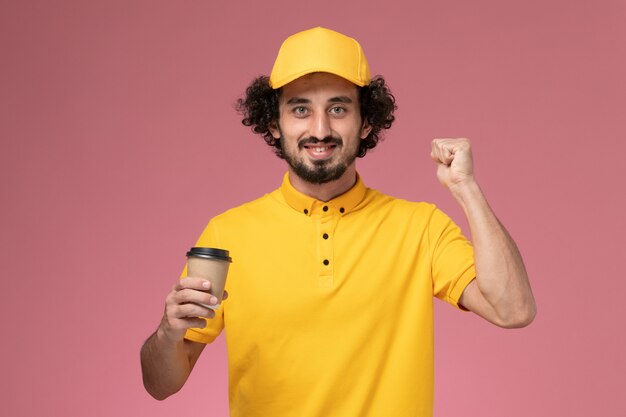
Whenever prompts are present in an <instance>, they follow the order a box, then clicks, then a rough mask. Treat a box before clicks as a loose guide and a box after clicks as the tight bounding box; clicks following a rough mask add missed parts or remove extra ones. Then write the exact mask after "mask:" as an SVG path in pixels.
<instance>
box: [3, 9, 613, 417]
mask: <svg viewBox="0 0 626 417" xmlns="http://www.w3.org/2000/svg"><path fill="white" fill-rule="evenodd" d="M625 21H626V2H624V1H621V0H615V1H595V2H590V1H572V0H569V1H566V0H563V1H546V0H543V1H538V0H532V1H523V2H522V1H519V2H513V1H499V0H491V1H489V0H478V1H463V0H459V1H451V0H448V1H392V0H388V1H382V2H369V3H368V2H366V1H358V2H357V1H354V2H340V1H339V2H338V1H318V2H313V3H311V2H293V1H282V0H281V1H271V2H244V1H231V2H226V1H217V0H215V1H180V2H174V1H143V2H140V1H126V0H124V1H121V0H118V1H98V2H96V1H14V2H9V1H3V2H2V6H1V10H0V48H1V55H0V59H1V61H2V62H1V64H0V71H1V74H0V75H1V77H0V100H1V107H0V139H1V144H2V146H1V151H0V163H1V165H0V169H1V176H0V186H1V188H0V192H1V194H0V196H1V205H0V210H1V213H2V215H1V216H0V222H1V224H0V243H1V247H0V260H1V262H2V267H1V268H2V269H1V271H2V302H1V303H0V308H1V311H0V316H1V323H2V328H1V335H2V344H1V355H0V360H1V368H0V369H1V370H0V372H1V374H2V381H3V388H2V390H0V396H1V397H0V414H1V415H3V416H34V415H50V416H107V417H108V416H143V415H145V416H148V415H149V416H154V417H158V416H171V415H174V413H176V414H177V415H194V416H203V415H206V416H208V415H213V416H225V415H227V376H226V356H225V350H224V344H223V340H222V339H219V340H218V342H217V343H215V344H214V345H211V346H210V347H208V348H207V349H206V350H205V354H204V355H203V357H202V358H201V360H200V362H199V363H198V365H197V368H196V370H195V372H194V374H193V375H192V376H191V378H190V380H189V381H188V383H187V385H186V386H185V388H184V389H183V390H182V392H180V393H179V394H178V395H176V396H174V397H172V398H170V399H168V400H166V401H165V402H157V401H155V400H153V399H152V398H150V397H149V396H148V394H146V393H145V391H144V390H143V387H142V384H141V373H140V368H139V348H140V346H141V344H142V343H143V341H144V339H145V338H146V337H147V336H148V335H149V334H150V333H151V332H152V331H153V330H154V329H155V328H156V326H157V323H158V321H159V319H160V316H161V313H162V309H163V300H164V297H165V295H166V293H167V292H168V291H169V288H170V287H171V285H172V284H173V282H174V281H175V280H176V278H177V276H178V274H179V272H180V270H181V268H182V266H183V263H184V261H185V258H184V253H185V251H186V250H187V248H188V247H189V246H191V245H192V244H193V243H194V241H195V239H196V238H197V236H198V234H199V233H200V231H201V230H202V228H203V227H204V225H205V224H206V222H207V221H208V219H209V218H210V217H211V216H213V215H215V214H217V213H219V212H221V211H223V210H225V209H227V208H229V207H232V206H234V205H238V204H240V203H242V202H245V201H247V200H250V199H253V198H255V197H257V196H259V195H261V194H263V193H265V192H268V191H270V190H272V189H274V188H275V187H277V186H278V185H279V183H280V180H281V175H282V173H283V172H284V169H285V168H284V166H283V163H282V162H281V161H280V160H278V159H277V158H275V157H274V156H273V155H272V153H271V152H270V150H269V149H268V148H267V147H266V145H265V144H264V143H263V142H262V140H261V139H260V138H258V137H255V136H253V135H252V134H251V133H250V132H249V131H248V129H247V128H244V127H243V126H241V125H240V122H239V117H238V115H237V114H236V113H235V112H234V111H233V104H234V102H235V100H236V98H237V97H239V96H240V95H241V93H242V92H243V90H244V88H245V86H246V85H247V83H248V82H249V81H250V80H251V79H252V78H253V77H254V76H256V75H259V74H264V73H268V72H269V71H270V69H271V65H272V63H273V59H274V56H275V53H276V51H277V49H278V47H279V45H280V42H281V41H282V40H283V39H284V38H285V37H286V36H288V35H290V34H292V33H294V32H296V31H299V30H302V29H306V28H309V27H313V26H316V25H323V26H327V27H330V28H333V29H336V30H339V31H342V32H344V33H346V34H348V35H351V36H354V37H356V38H357V39H359V40H360V41H361V43H362V44H363V45H364V47H365V51H366V53H367V56H368V58H369V61H370V63H371V65H372V70H373V72H374V73H376V74H383V75H384V76H385V77H386V79H387V80H388V82H389V84H390V85H391V87H392V89H393V92H394V93H395V95H396V98H397V100H398V103H399V107H400V108H399V110H398V113H397V116H398V119H397V124H396V125H395V126H394V128H393V129H392V130H391V132H390V133H389V134H388V136H387V140H386V141H385V142H383V143H382V145H381V146H380V147H379V148H378V149H376V151H375V152H373V153H372V154H371V155H368V156H367V157H366V158H365V159H364V160H362V161H360V165H359V167H360V172H361V174H362V176H363V177H364V179H365V181H366V183H367V184H368V185H369V186H370V187H374V188H378V189H380V190H383V191H385V192H387V193H389V194H392V195H396V196H398V197H403V198H408V199H411V200H427V201H432V202H436V203H437V204H438V205H439V206H440V207H442V208H443V209H444V210H445V211H447V212H448V213H449V214H450V215H451V216H452V217H454V218H455V219H456V220H457V221H458V222H459V223H460V224H461V225H462V226H465V222H464V219H463V216H462V213H461V212H460V210H459V209H458V208H457V207H456V205H455V203H454V202H453V201H452V199H451V197H449V195H448V193H447V191H446V190H444V189H442V188H441V187H440V186H439V184H438V182H437V180H436V177H435V171H434V166H433V164H432V163H431V161H430V160H429V155H428V152H429V143H430V139H431V138H433V137H437V136H467V137H470V138H472V140H473V144H474V149H475V151H474V152H475V160H476V165H477V168H476V170H477V176H478V178H479V180H480V182H481V184H482V187H483V189H484V190H485V192H486V194H487V196H488V197H489V199H490V202H491V204H492V206H493V207H494V208H495V210H496V212H497V213H498V215H499V217H500V218H501V220H502V221H503V222H504V223H505V224H506V226H507V227H508V229H509V231H510V232H511V234H512V235H513V236H514V237H515V238H516V240H517V242H518V244H519V246H520V248H521V250H522V252H523V254H524V257H525V260H526V264H527V267H528V270H529V272H530V276H531V279H532V284H533V288H534V291H535V295H536V298H537V301H538V306H539V314H538V316H537V319H536V321H535V322H534V323H533V324H532V326H531V327H529V328H527V329H524V330H516V331H506V330H502V329H499V328H496V327H494V326H491V325H489V324H487V323H486V322H483V321H481V320H480V319H478V318H477V317H475V316H473V315H471V314H461V313H459V312H457V311H456V310H454V309H452V308H450V307H449V306H447V305H445V304H443V303H440V302H437V303H436V308H437V319H436V321H437V333H436V350H437V357H436V362H437V368H436V405H435V415H436V416H452V415H461V414H462V415H466V416H470V417H472V416H481V417H489V416H494V417H495V416H510V417H515V416H525V417H526V416H568V417H576V416H581V417H582V416H623V415H626V401H625V399H624V388H625V387H624V382H623V377H624V375H625V374H626V372H625V371H626V363H625V362H626V361H625V359H624V352H625V351H626V336H625V332H624V325H623V319H624V316H625V313H626V307H625V303H624V292H625V290H626V284H625V283H624V282H625V280H624V266H623V265H624V259H625V257H626V253H625V251H624V232H625V231H626V222H625V220H624V206H625V204H624V200H625V194H626V193H625V192H624V189H625V187H624V185H623V183H624V180H625V179H626V177H625V176H624V174H623V169H622V162H623V159H624V155H625V152H626V145H625V143H626V137H625V130H626V129H625V128H626V123H625V119H626V117H625V116H624V115H625V114H626V111H625V110H626V81H625V79H626V77H625V75H626V47H625V45H626V24H625V23H624V22H625Z"/></svg>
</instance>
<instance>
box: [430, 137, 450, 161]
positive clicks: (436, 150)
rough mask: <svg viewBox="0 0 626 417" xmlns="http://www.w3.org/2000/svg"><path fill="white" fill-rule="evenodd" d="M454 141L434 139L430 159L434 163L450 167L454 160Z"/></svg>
mask: <svg viewBox="0 0 626 417" xmlns="http://www.w3.org/2000/svg"><path fill="white" fill-rule="evenodd" d="M454 152H455V146H454V140H453V139H440V138H438V139H433V141H432V146H431V152H430V157H431V158H432V159H433V161H435V162H438V163H442V164H444V165H450V164H451V163H452V161H453V160H454Z"/></svg>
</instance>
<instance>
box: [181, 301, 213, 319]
mask: <svg viewBox="0 0 626 417" xmlns="http://www.w3.org/2000/svg"><path fill="white" fill-rule="evenodd" d="M172 317H173V318H176V319H193V318H195V317H206V318H213V317H215V311H213V309H210V308H208V307H204V306H201V305H199V304H195V303H187V304H180V305H178V306H177V307H176V308H175V309H174V311H173V313H172Z"/></svg>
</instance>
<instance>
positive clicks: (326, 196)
mask: <svg viewBox="0 0 626 417" xmlns="http://www.w3.org/2000/svg"><path fill="white" fill-rule="evenodd" d="M289 182H291V185H292V186H293V188H295V189H296V190H298V191H300V192H301V193H302V194H306V195H308V196H309V197H313V198H315V199H317V200H320V201H329V200H332V199H333V198H335V197H337V196H339V195H341V194H343V193H345V192H346V191H348V190H349V189H350V188H352V186H353V185H354V184H355V183H356V166H355V164H352V165H350V166H349V167H348V169H346V172H344V174H343V175H342V176H341V177H340V178H339V179H336V180H334V181H330V182H327V183H324V184H312V183H310V182H306V181H304V180H303V179H302V178H300V177H298V176H297V175H296V173H295V172H293V170H292V169H291V168H290V169H289Z"/></svg>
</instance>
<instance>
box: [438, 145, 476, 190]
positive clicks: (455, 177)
mask: <svg viewBox="0 0 626 417" xmlns="http://www.w3.org/2000/svg"><path fill="white" fill-rule="evenodd" d="M430 157H431V158H432V159H433V161H435V162H436V163H437V178H438V179H439V182H441V183H442V184H443V185H444V186H446V187H447V188H448V189H452V188H455V186H457V185H460V184H464V183H467V182H468V181H474V162H473V159H472V149H471V147H470V141H469V139H466V138H459V139H450V138H446V139H433V142H432V150H431V152H430Z"/></svg>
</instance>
